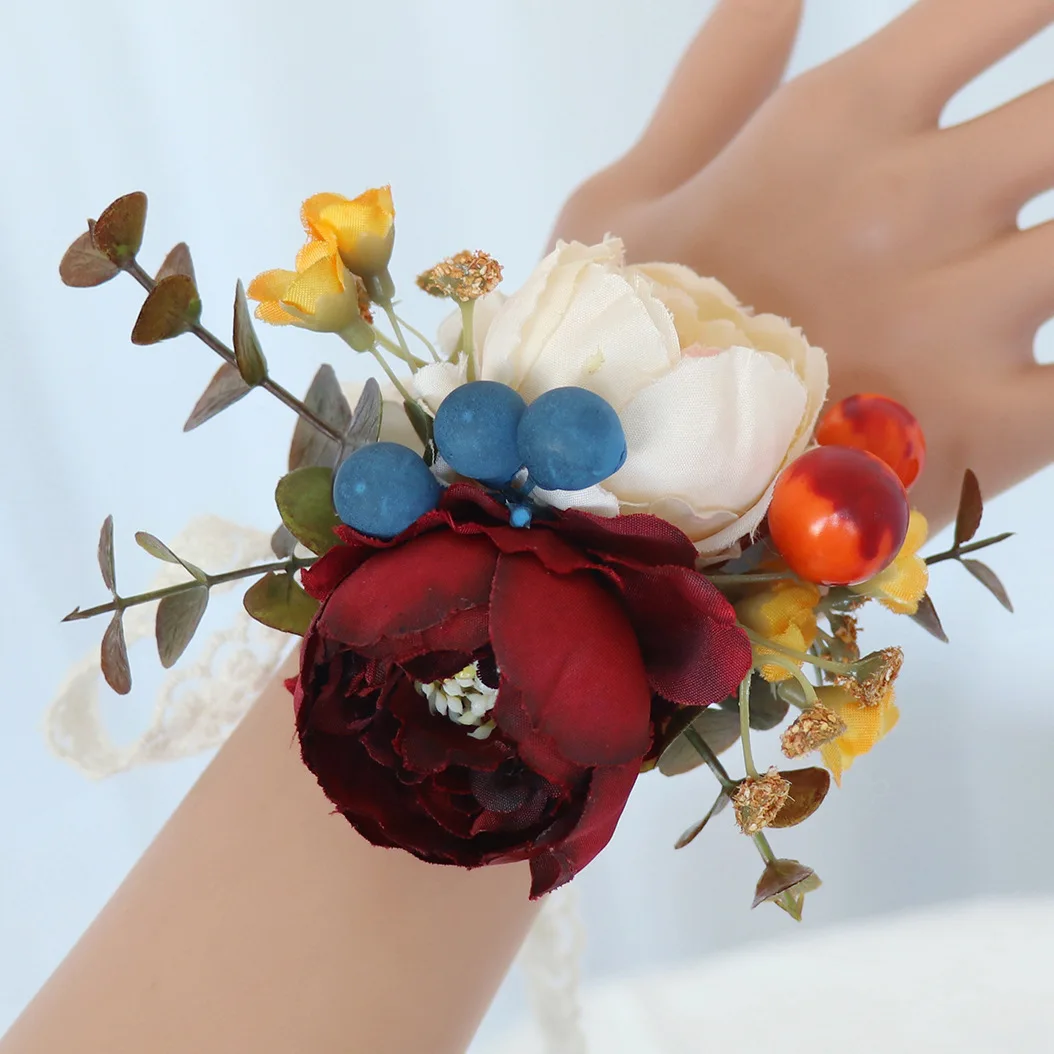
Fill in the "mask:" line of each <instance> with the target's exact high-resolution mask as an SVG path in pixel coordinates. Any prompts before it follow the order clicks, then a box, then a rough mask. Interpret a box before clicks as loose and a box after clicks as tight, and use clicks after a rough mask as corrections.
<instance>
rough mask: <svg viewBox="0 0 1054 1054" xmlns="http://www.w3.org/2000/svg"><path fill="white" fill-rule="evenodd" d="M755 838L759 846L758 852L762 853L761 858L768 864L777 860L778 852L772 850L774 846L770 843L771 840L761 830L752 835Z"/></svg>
mask: <svg viewBox="0 0 1054 1054" xmlns="http://www.w3.org/2000/svg"><path fill="white" fill-rule="evenodd" d="M751 837H752V838H753V839H754V844H755V845H756V846H757V847H758V852H759V853H760V854H761V859H762V860H764V861H765V863H766V864H773V863H775V862H776V854H775V853H774V852H773V851H772V846H771V845H769V840H768V839H767V838H766V837H765V835H764V834H762V833H761V832H760V831H759V832H758V833H757V834H755V835H752V836H751Z"/></svg>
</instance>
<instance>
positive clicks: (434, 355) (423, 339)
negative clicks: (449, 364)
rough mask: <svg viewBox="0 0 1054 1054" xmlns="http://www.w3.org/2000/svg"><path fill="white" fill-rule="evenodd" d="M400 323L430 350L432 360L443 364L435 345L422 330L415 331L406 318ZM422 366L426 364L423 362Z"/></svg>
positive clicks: (400, 320) (401, 319)
mask: <svg viewBox="0 0 1054 1054" xmlns="http://www.w3.org/2000/svg"><path fill="white" fill-rule="evenodd" d="M396 317H397V318H398V316H396ZM399 322H400V323H401V324H402V325H403V326H404V327H405V328H406V329H408V330H409V331H410V332H411V333H412V334H413V335H414V336H415V337H416V338H417V339H418V340H419V341H420V342H421V343H422V344H423V345H424V346H425V347H426V348H427V349H428V351H429V354H430V355H431V356H432V358H433V359H434V360H435V361H436V362H442V361H443V359H442V357H441V356H440V354H439V352H438V351H436V349H435V345H434V344H433V343H432V342H431V341H430V340H429V339H428V338H427V337H426V336H425V335H424V334H423V333H422V332H421V331H420V330H418V329H414V327H413V326H411V325H410V323H409V322H407V321H406V319H405V318H399ZM421 365H422V366H423V365H424V363H423V362H422V363H421Z"/></svg>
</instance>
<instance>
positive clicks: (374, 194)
mask: <svg viewBox="0 0 1054 1054" xmlns="http://www.w3.org/2000/svg"><path fill="white" fill-rule="evenodd" d="M300 219H301V222H302V223H303V224H304V229H305V230H306V231H307V233H308V236H309V237H311V238H314V239H317V240H318V241H321V242H325V243H326V244H327V245H329V246H331V247H332V248H333V250H334V251H336V252H337V253H338V254H339V255H340V258H341V260H343V261H344V266H345V267H347V269H348V270H349V271H351V273H352V274H357V275H358V276H359V277H360V278H362V279H364V280H365V281H366V285H367V288H371V286H374V285H376V284H377V283H378V282H380V284H381V286H382V295H383V296H384V297H385V298H390V296H391V292H392V291H391V290H387V291H383V287H384V286H385V285H386V284H387V285H390V283H391V279H390V278H389V277H388V262H389V260H391V258H392V247H393V245H394V244H395V207H394V205H393V204H392V192H391V188H390V187H378V188H376V189H374V190H367V191H366V192H365V193H364V194H360V195H359V196H358V197H357V198H345V197H343V196H342V195H340V194H315V195H313V196H312V197H310V198H308V199H307V201H305V202H304V204H303V206H302V207H301V209H300ZM372 292H374V290H373V289H372V288H371V293H372Z"/></svg>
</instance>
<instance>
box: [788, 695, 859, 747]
mask: <svg viewBox="0 0 1054 1054" xmlns="http://www.w3.org/2000/svg"><path fill="white" fill-rule="evenodd" d="M845 730H846V723H845V722H844V721H843V720H842V719H841V718H840V717H839V716H838V715H837V714H835V713H834V712H833V711H831V710H828V709H827V707H826V706H824V705H823V703H816V704H815V705H814V706H810V707H809V709H808V710H806V711H805V712H804V713H802V714H800V715H799V716H798V717H797V718H796V719H795V720H794V721H793V722H792V723H791V724H790V725H789V726H788V727H787V729H786V731H785V732H784V733H783V735H782V736H781V737H780V745H781V747H782V748H783V753H784V755H785V756H786V757H788V758H800V757H802V755H804V754H810V753H812V751H814V750H819V749H820V747H822V746H826V744H828V743H830V742H831V741H832V740H835V739H837V738H838V737H839V736H840V735H842V733H844V732H845Z"/></svg>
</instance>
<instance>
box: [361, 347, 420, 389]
mask: <svg viewBox="0 0 1054 1054" xmlns="http://www.w3.org/2000/svg"><path fill="white" fill-rule="evenodd" d="M370 352H371V354H372V355H373V357H374V358H375V359H376V360H377V361H378V362H379V363H380V364H381V369H382V370H384V372H385V373H386V374H388V380H390V381H391V382H392V384H394V385H395V390H396V391H397V392H398V393H399V394H400V395H401V396H402V397H403V398H404V399H405V400H406V401H407V402H408V403H416V402H417V400H416V399H415V398H414V397H413V396H412V395H411V394H410V393H409V392H408V391H407V390H406V388H405V386H404V385H403V382H402V381H401V380H399V378H398V377H397V376H396V375H395V371H394V370H393V369H392V368H391V366H389V365H388V360H387V359H386V358H385V357H384V356H383V355H382V354H381V351H380V349H379V348H377V347H376V346H375V347H372V348H371V349H370Z"/></svg>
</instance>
